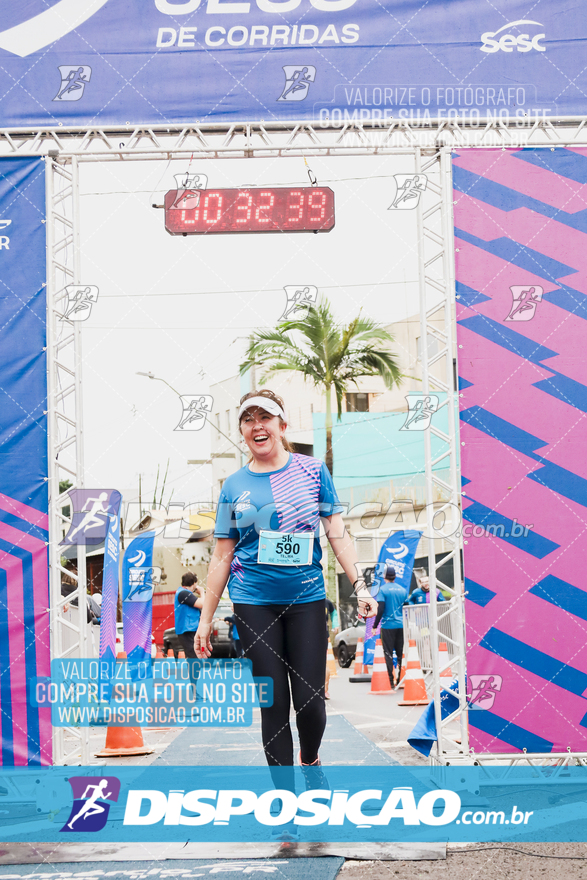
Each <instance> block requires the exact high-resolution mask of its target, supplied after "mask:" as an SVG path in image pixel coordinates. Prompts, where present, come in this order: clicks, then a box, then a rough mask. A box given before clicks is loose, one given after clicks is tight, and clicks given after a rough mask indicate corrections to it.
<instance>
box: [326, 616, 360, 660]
mask: <svg viewBox="0 0 587 880" xmlns="http://www.w3.org/2000/svg"><path fill="white" fill-rule="evenodd" d="M360 638H362V639H364V638H365V624H364V623H361V621H357V623H356V624H355V626H349V627H348V628H347V629H343V631H342V632H339V633H338V635H337V636H336V637H335V639H334V645H333V646H332V651H333V653H334V656H335V657H336V659H337V660H338V665H339V666H341V667H342V668H343V669H347V667H349V666H350V665H351V663H352V662H353V660H354V659H355V654H356V653H357V642H358V640H359V639H360Z"/></svg>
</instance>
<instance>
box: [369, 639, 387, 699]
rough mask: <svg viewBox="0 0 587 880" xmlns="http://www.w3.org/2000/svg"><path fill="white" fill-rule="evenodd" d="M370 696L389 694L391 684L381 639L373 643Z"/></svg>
mask: <svg viewBox="0 0 587 880" xmlns="http://www.w3.org/2000/svg"><path fill="white" fill-rule="evenodd" d="M369 693H371V694H390V693H391V682H390V681H389V675H388V674H387V663H386V662H385V654H384V653H383V645H382V643H381V639H377V641H376V642H375V659H374V660H373V674H372V675H371V690H370V691H369Z"/></svg>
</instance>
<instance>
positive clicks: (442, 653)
mask: <svg viewBox="0 0 587 880" xmlns="http://www.w3.org/2000/svg"><path fill="white" fill-rule="evenodd" d="M447 661H448V648H447V646H446V642H440V643H439V645H438V668H439V669H441V668H442V666H444V664H445V663H446V662H447ZM439 678H453V673H452V669H451V668H450V666H447V667H446V669H443V670H442V672H441V673H440V676H439Z"/></svg>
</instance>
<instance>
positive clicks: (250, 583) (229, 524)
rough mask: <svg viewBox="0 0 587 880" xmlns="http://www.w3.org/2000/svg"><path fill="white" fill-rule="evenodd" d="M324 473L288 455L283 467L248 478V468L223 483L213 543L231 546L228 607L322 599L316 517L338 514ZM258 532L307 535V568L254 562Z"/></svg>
mask: <svg viewBox="0 0 587 880" xmlns="http://www.w3.org/2000/svg"><path fill="white" fill-rule="evenodd" d="M343 510H344V507H343V506H342V505H341V503H340V501H339V500H338V496H337V494H336V490H335V488H334V484H333V482H332V477H331V476H330V474H329V472H328V469H327V467H326V465H325V464H324V462H323V461H320V459H318V458H311V457H310V456H308V455H296V454H294V455H291V454H290V456H289V460H288V462H287V464H286V465H284V467H282V468H280V470H278V471H272V472H270V473H261V474H258V473H254V472H253V471H251V470H250V469H249V466H248V465H246V466H245V467H243V468H241V469H240V470H239V471H237V472H236V473H235V474H231V476H230V477H228V478H227V479H226V481H225V483H224V485H223V487H222V492H221V493H220V498H219V500H218V510H217V513H216V528H215V529H214V537H216V538H233V539H234V540H235V541H236V547H235V551H234V557H233V560H232V564H231V567H230V578H229V581H228V590H229V593H230V598H231V600H232V601H233V602H242V603H244V604H246V605H290V604H292V603H302V602H315V601H316V600H318V599H324V597H325V589H324V575H323V573H322V565H321V562H320V560H321V558H322V548H321V547H320V538H319V535H320V517H321V516H332V515H333V514H335V513H342V512H343ZM261 530H267V531H271V532H281V533H283V534H284V535H285V534H287V535H290V534H292V533H293V532H311V533H312V534H313V535H314V547H313V553H312V561H311V562H310V563H309V564H307V565H265V564H260V563H259V562H258V553H259V533H260V532H261Z"/></svg>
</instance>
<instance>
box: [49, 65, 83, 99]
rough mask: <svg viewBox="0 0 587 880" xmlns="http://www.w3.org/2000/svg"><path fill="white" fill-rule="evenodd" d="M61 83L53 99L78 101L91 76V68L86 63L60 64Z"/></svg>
mask: <svg viewBox="0 0 587 880" xmlns="http://www.w3.org/2000/svg"><path fill="white" fill-rule="evenodd" d="M59 73H60V74H61V85H60V86H59V91H58V92H57V94H56V95H55V97H54V98H53V100H54V101H79V99H80V98H81V97H82V95H83V93H84V90H85V88H86V86H87V84H88V83H89V81H90V79H91V78H92V68H91V67H88V66H87V64H79V65H76V64H62V65H61V66H60V67H59Z"/></svg>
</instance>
